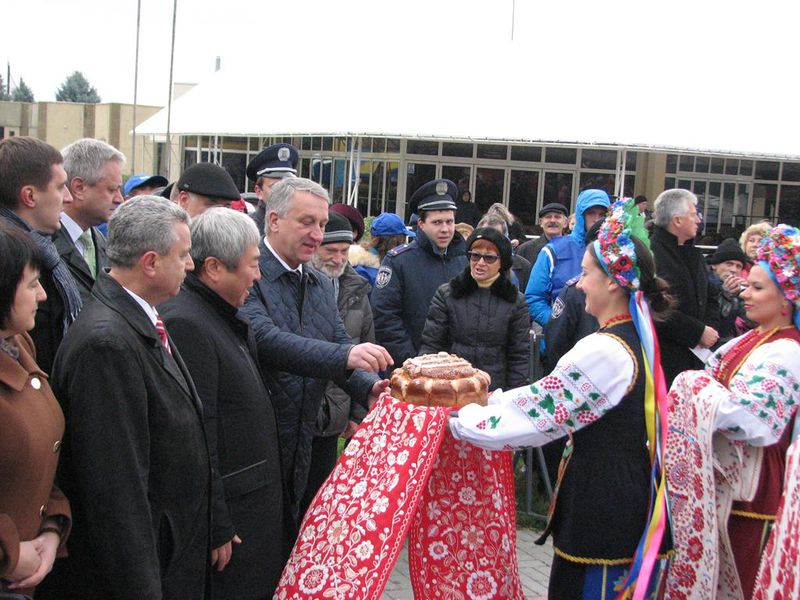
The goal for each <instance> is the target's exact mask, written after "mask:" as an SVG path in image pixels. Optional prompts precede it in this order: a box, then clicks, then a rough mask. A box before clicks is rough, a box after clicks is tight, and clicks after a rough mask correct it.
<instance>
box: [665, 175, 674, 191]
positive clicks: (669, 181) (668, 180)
mask: <svg viewBox="0 0 800 600" xmlns="http://www.w3.org/2000/svg"><path fill="white" fill-rule="evenodd" d="M674 187H675V178H674V177H664V189H665V190H671V189H673V188H674Z"/></svg>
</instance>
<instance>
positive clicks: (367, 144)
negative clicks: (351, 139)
mask: <svg viewBox="0 0 800 600" xmlns="http://www.w3.org/2000/svg"><path fill="white" fill-rule="evenodd" d="M355 147H356V150H357V149H358V141H356V142H355ZM361 152H372V138H371V137H362V138H361Z"/></svg>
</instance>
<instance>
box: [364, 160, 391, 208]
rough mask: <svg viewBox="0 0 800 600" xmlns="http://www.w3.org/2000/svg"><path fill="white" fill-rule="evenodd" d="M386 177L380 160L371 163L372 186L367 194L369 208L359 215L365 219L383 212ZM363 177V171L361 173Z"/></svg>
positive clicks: (384, 164)
mask: <svg viewBox="0 0 800 600" xmlns="http://www.w3.org/2000/svg"><path fill="white" fill-rule="evenodd" d="M385 175H386V162H385V161H382V160H373V161H372V184H371V186H370V192H369V208H368V209H367V212H364V213H361V214H363V215H364V216H365V217H366V216H370V217H377V216H378V215H379V214H381V213H382V212H383V193H384V189H383V188H384V178H385ZM362 177H363V171H362Z"/></svg>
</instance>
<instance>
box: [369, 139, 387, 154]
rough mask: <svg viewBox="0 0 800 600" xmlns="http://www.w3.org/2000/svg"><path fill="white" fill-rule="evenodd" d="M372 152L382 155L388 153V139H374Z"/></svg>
mask: <svg viewBox="0 0 800 600" xmlns="http://www.w3.org/2000/svg"><path fill="white" fill-rule="evenodd" d="M372 151H373V152H379V153H381V154H383V153H384V152H386V138H372Z"/></svg>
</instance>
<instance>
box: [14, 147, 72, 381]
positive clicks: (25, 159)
mask: <svg viewBox="0 0 800 600" xmlns="http://www.w3.org/2000/svg"><path fill="white" fill-rule="evenodd" d="M63 163H64V158H63V157H62V156H61V153H60V152H59V151H58V150H56V149H55V148H53V147H52V146H51V145H50V144H46V143H45V142H43V141H41V140H38V139H36V138H31V137H25V136H17V137H12V138H7V139H5V140H1V141H0V219H3V220H5V221H7V222H8V223H10V224H11V225H13V226H14V227H18V228H19V229H21V230H22V231H24V232H25V233H27V234H28V235H29V236H30V237H31V238H32V239H33V240H34V241H35V242H36V245H37V246H39V249H40V250H41V251H42V258H43V262H42V269H41V272H40V274H39V282H40V283H41V284H42V287H43V288H44V291H45V293H46V294H47V299H46V300H45V301H44V302H40V303H39V308H38V309H37V311H36V326H35V327H34V328H33V330H32V331H31V338H33V342H34V345H35V346H36V362H37V364H38V365H39V368H41V369H42V371H44V372H45V373H51V372H52V368H53V358H55V355H56V350H58V346H59V344H61V340H62V339H63V338H64V334H65V333H66V332H67V328H68V327H69V326H70V325H71V324H72V322H73V321H74V320H75V317H77V316H78V311H80V309H81V306H82V304H83V303H82V301H81V296H80V293H79V291H78V287H77V285H76V284H75V281H74V280H73V279H72V276H71V275H70V273H69V269H68V268H67V265H66V263H65V262H64V261H63V260H62V259H61V257H60V256H59V255H58V250H57V249H56V246H55V245H54V244H53V241H52V240H51V239H50V236H51V235H52V234H53V233H55V232H56V231H57V230H58V229H59V228H60V227H61V223H60V221H59V217H60V215H61V210H62V208H63V206H64V205H65V204H68V203H70V202H72V196H71V195H70V193H69V188H68V187H67V174H66V172H65V171H64V167H63Z"/></svg>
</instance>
